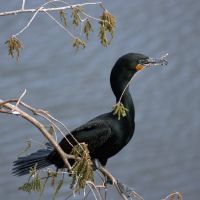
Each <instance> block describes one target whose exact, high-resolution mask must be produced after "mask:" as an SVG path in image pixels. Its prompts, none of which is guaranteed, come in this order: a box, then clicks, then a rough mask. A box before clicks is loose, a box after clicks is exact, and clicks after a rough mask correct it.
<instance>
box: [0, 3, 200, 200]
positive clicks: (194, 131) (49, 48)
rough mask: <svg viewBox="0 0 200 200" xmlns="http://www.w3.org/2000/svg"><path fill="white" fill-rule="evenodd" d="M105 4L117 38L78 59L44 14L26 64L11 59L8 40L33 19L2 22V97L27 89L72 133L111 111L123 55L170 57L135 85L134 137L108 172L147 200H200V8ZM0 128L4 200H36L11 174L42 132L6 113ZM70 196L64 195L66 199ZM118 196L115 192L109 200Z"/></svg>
mask: <svg viewBox="0 0 200 200" xmlns="http://www.w3.org/2000/svg"><path fill="white" fill-rule="evenodd" d="M32 5H33V4H32ZM17 6H18V1H3V2H1V7H0V11H3V10H8V9H16V8H17ZM105 6H106V7H107V8H108V9H109V10H110V11H111V13H112V14H113V15H115V16H116V17H117V31H116V36H115V39H114V40H113V42H112V44H111V45H110V46H109V47H108V48H106V49H104V48H103V47H101V46H100V45H99V41H95V36H94V35H95V33H94V35H93V36H92V37H93V38H94V40H91V41H89V43H88V47H87V48H86V49H85V50H83V51H80V52H78V53H75V52H74V49H72V48H71V46H70V42H71V39H70V38H69V37H68V36H67V35H66V34H65V33H64V32H63V31H62V30H61V29H60V28H59V27H57V26H56V25H55V24H54V22H52V21H50V20H49V18H48V17H47V16H45V15H44V14H40V15H39V16H38V17H37V18H36V19H35V21H34V22H33V24H32V26H31V27H30V28H29V29H28V30H26V31H25V32H24V33H23V34H22V35H21V37H20V38H21V39H22V40H23V43H24V50H23V53H22V57H21V59H20V61H19V62H18V63H17V62H16V61H15V60H12V59H10V58H9V57H8V56H7V52H6V46H5V45H4V42H5V41H6V40H7V38H8V37H9V36H10V35H11V34H14V33H16V32H18V31H19V30H20V29H21V28H22V27H23V26H24V25H25V24H26V23H27V21H28V20H29V18H30V17H31V15H19V16H8V17H1V18H0V27H1V34H0V98H2V99H9V98H17V97H19V96H20V94H21V93H22V92H23V91H24V89H25V88H26V89H27V94H26V96H25V98H24V101H26V102H28V103H30V104H32V105H34V106H35V107H39V108H41V107H42V108H44V109H46V110H49V111H50V112H51V113H52V114H53V115H54V116H55V117H56V118H58V119H59V120H61V121H63V122H65V123H66V124H67V125H68V126H69V128H70V129H73V128H75V127H77V126H79V125H81V124H82V123H84V122H86V121H88V120H89V119H91V118H92V117H94V116H96V115H98V114H100V113H103V112H107V111H108V110H110V109H111V107H112V105H113V103H114V98H113V94H112V92H111V89H110V86H109V74H110V70H111V68H112V66H113V64H114V62H115V61H116V59H117V58H118V57H119V56H121V55H123V54H125V53H127V52H141V53H144V54H147V55H149V56H151V57H156V56H157V57H158V56H161V55H163V54H165V53H166V52H168V53H169V57H168V61H169V64H168V66H167V67H160V68H159V67H158V68H154V69H148V70H146V71H144V72H142V73H140V75H139V76H137V78H136V79H135V80H134V83H133V84H132V86H131V88H130V89H131V93H132V96H133V98H134V103H135V108H136V130H135V135H134V138H133V140H132V141H131V142H130V143H129V144H128V145H127V147H126V148H124V149H123V151H121V152H120V153H119V154H118V155H116V156H115V157H113V158H112V159H110V160H109V163H108V168H109V169H110V170H111V171H112V172H113V174H114V175H115V176H117V177H119V179H121V180H122V181H123V182H125V183H127V184H128V185H131V186H133V187H134V189H135V190H136V191H137V192H138V193H140V194H141V195H142V196H143V197H144V199H145V200H156V199H161V198H163V197H165V196H166V195H167V194H169V193H170V192H173V191H180V192H182V193H183V196H184V199H190V200H199V196H200V153H199V152H200V147H199V141H200V133H199V130H200V123H199V122H200V121H199V120H200V115H199V112H200V106H199V102H200V94H199V91H200V90H199V85H200V56H199V52H200V47H199V46H200V45H199V44H200V26H199V17H200V1H198V0H190V1H187V0H176V1H174V0H168V1H161V0H151V1H150V0H127V1H119V0H115V1H106V3H105ZM0 127H1V130H0V134H1V140H0V158H1V160H0V177H1V178H0V197H1V199H8V200H11V199H23V198H24V199H28V198H29V199H36V196H34V195H28V194H24V193H22V192H18V190H17V188H18V186H19V185H21V184H22V183H23V182H24V181H25V180H26V177H23V178H18V177H13V176H12V175H11V173H10V172H11V163H12V161H13V160H15V158H16V156H17V154H18V152H20V151H21V150H22V149H23V148H24V147H25V143H24V141H26V140H27V139H29V138H33V139H34V140H36V141H38V140H41V137H40V133H38V131H37V130H36V129H35V128H33V127H31V126H30V124H28V123H27V122H25V121H24V120H21V119H20V118H17V117H13V116H7V115H2V114H1V115H0ZM36 147H37V145H36ZM37 148H38V147H37ZM50 194H51V191H49V192H47V194H45V199H48V198H49V195H50ZM65 196H66V192H65V191H63V192H62V194H61V195H60V196H59V198H58V199H64V197H65ZM114 198H115V195H113V194H112V195H110V198H109V199H114ZM115 199H116V198H115Z"/></svg>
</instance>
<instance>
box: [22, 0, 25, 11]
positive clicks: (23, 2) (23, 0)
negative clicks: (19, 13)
mask: <svg viewBox="0 0 200 200" xmlns="http://www.w3.org/2000/svg"><path fill="white" fill-rule="evenodd" d="M25 3H26V0H22V10H24V7H25Z"/></svg>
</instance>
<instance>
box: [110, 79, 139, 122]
mask: <svg viewBox="0 0 200 200" xmlns="http://www.w3.org/2000/svg"><path fill="white" fill-rule="evenodd" d="M127 84H128V81H124V80H123V81H120V79H116V80H112V81H111V87H112V91H113V93H114V95H115V97H116V103H118V102H119V101H120V102H121V103H123V105H124V107H125V108H127V109H128V112H127V117H129V118H130V120H131V121H132V120H133V121H134V117H135V109H134V104H133V100H132V97H131V94H130V92H129V87H127ZM125 88H126V89H125ZM124 90H125V91H124Z"/></svg>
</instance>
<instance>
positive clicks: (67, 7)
mask: <svg viewBox="0 0 200 200" xmlns="http://www.w3.org/2000/svg"><path fill="white" fill-rule="evenodd" d="M52 2H63V1H60V0H53V1H48V2H47V3H45V5H46V4H50V3H52ZM101 4H102V2H86V3H82V4H74V5H69V6H62V7H53V8H42V9H39V11H38V9H37V8H31V9H19V10H12V11H6V12H1V13H0V16H6V15H17V14H20V13H34V12H49V11H60V10H66V9H71V8H74V7H77V6H79V7H81V6H87V5H101ZM43 6H44V5H43ZM43 6H42V7H43ZM40 8H41V7H40Z"/></svg>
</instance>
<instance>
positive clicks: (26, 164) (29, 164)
mask: <svg viewBox="0 0 200 200" xmlns="http://www.w3.org/2000/svg"><path fill="white" fill-rule="evenodd" d="M51 151H52V149H51V148H47V149H40V150H38V151H36V152H34V153H32V154H30V155H28V156H24V157H19V158H18V159H17V160H16V161H14V162H13V169H12V174H14V175H16V176H22V175H26V174H28V173H29V172H30V169H31V168H33V167H36V169H37V170H39V169H42V168H44V167H47V166H49V165H51V163H50V162H49V161H48V160H47V156H48V155H49V153H50V152H51Z"/></svg>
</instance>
